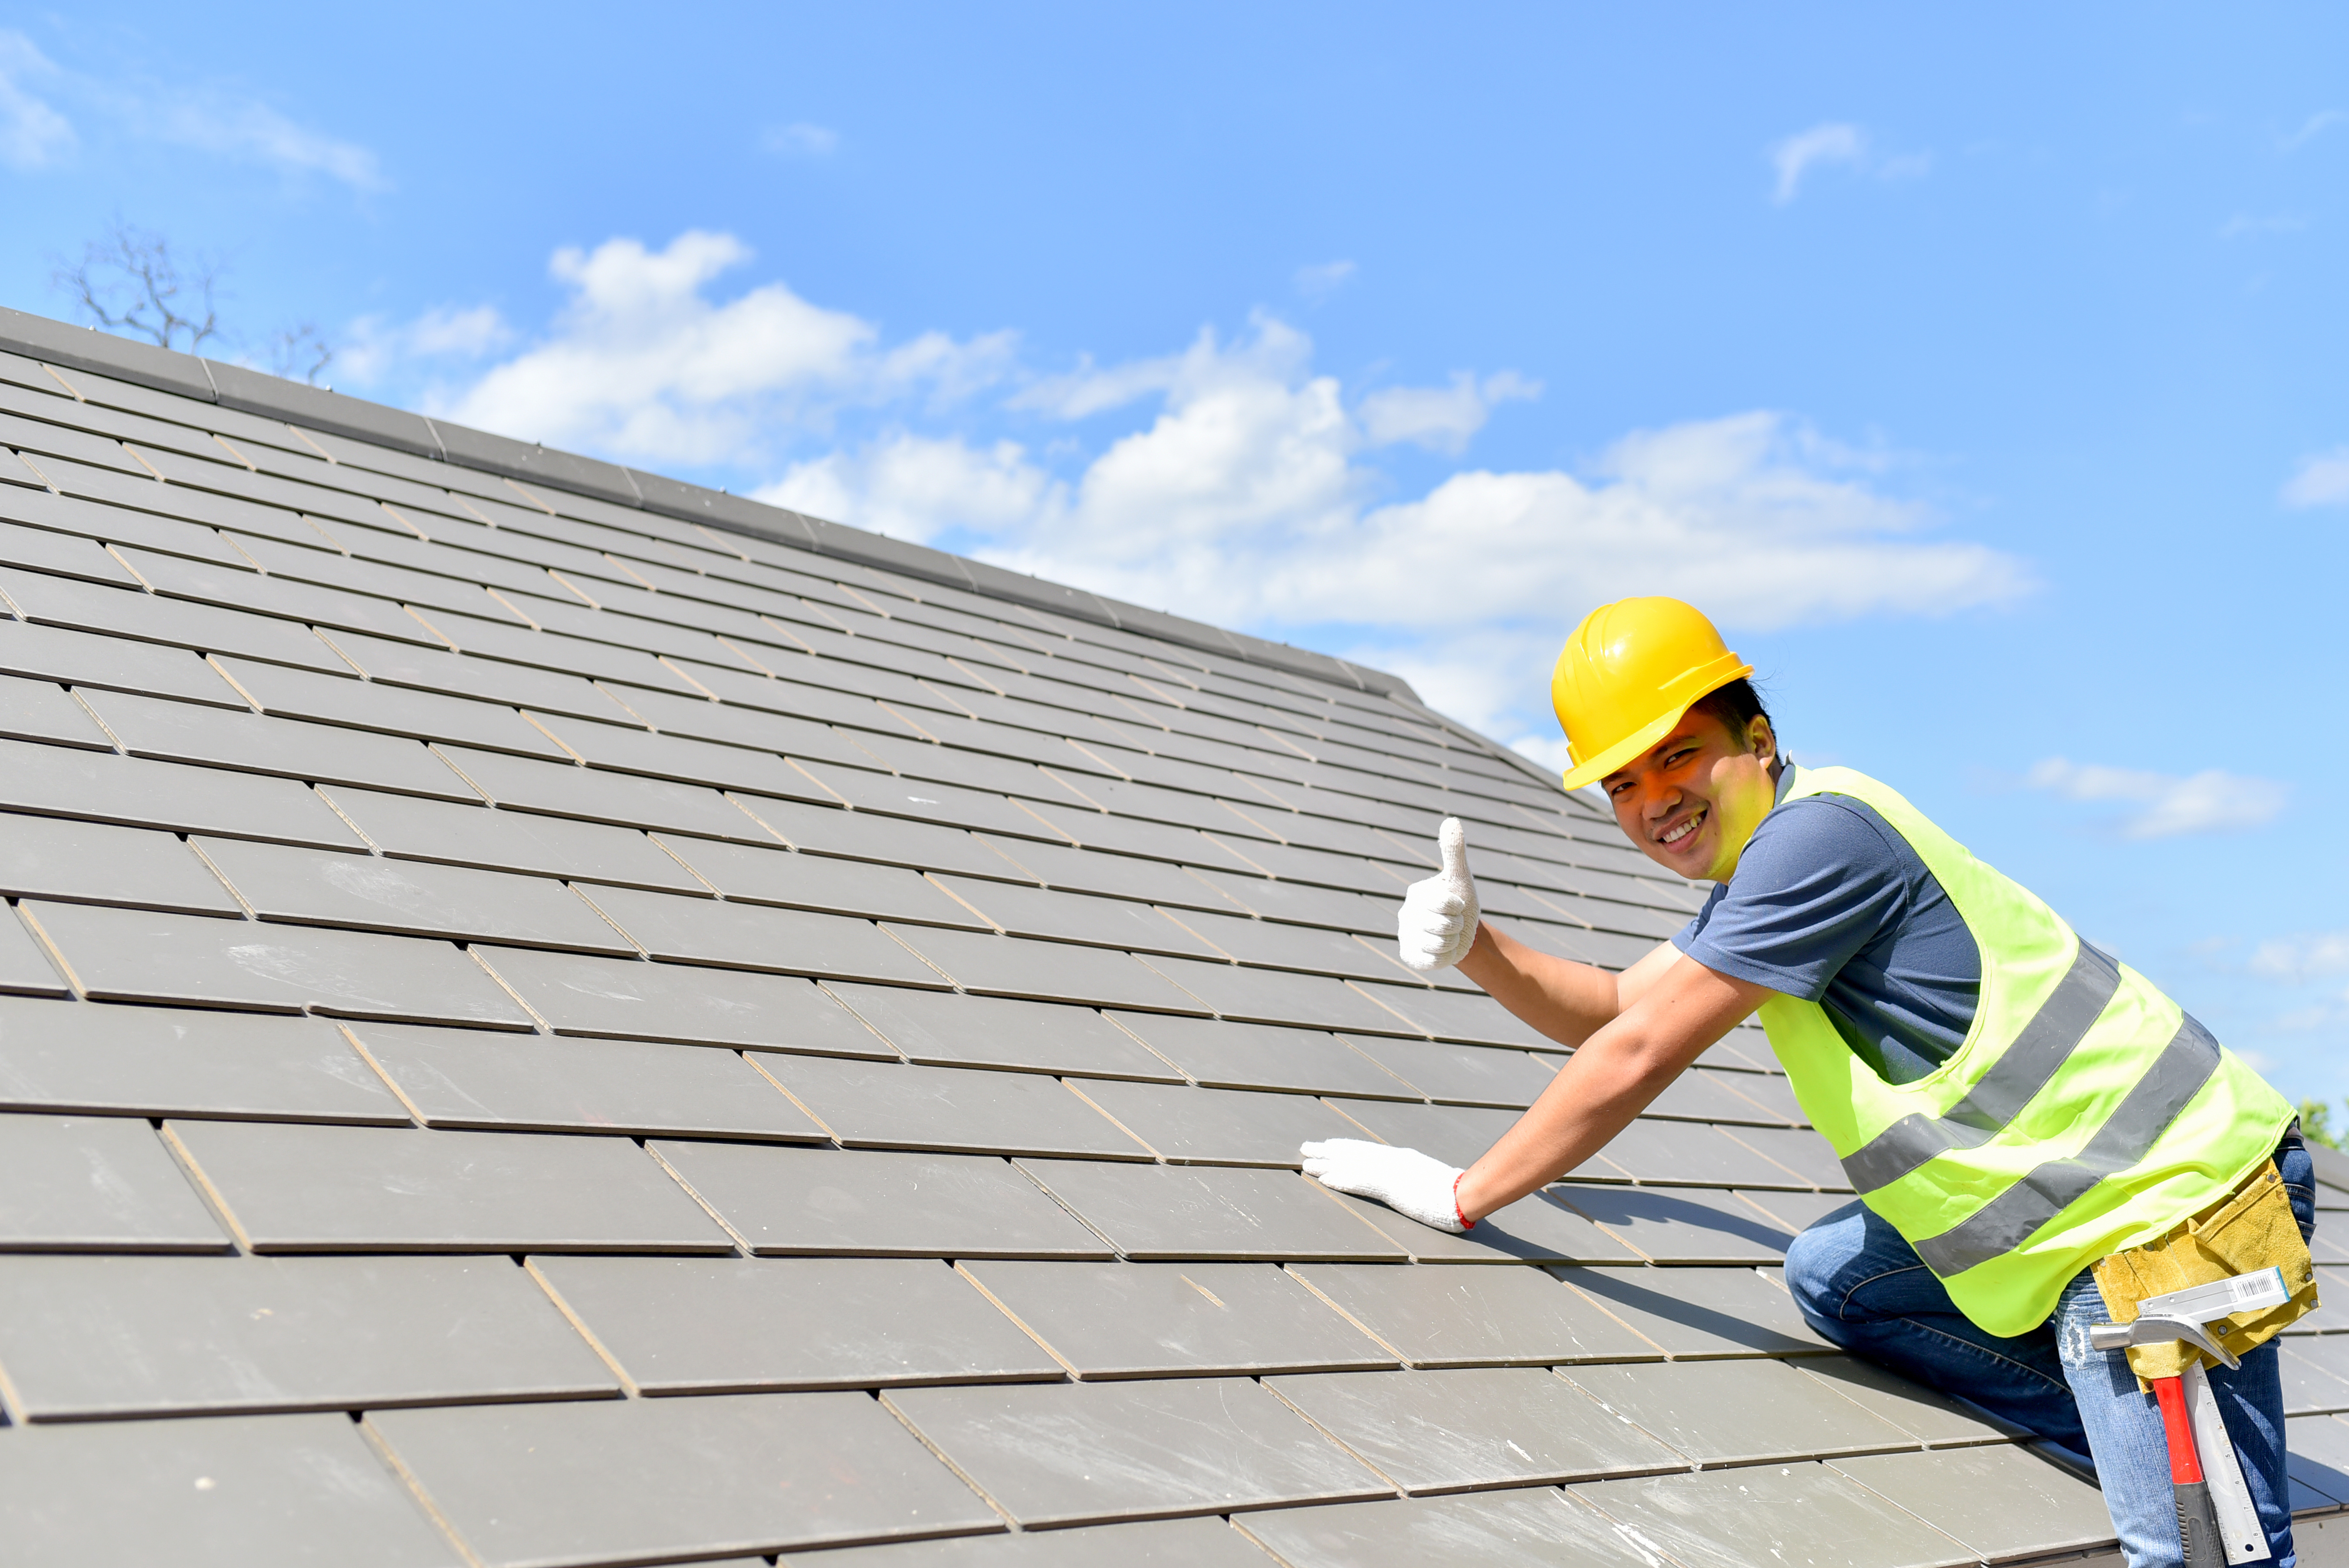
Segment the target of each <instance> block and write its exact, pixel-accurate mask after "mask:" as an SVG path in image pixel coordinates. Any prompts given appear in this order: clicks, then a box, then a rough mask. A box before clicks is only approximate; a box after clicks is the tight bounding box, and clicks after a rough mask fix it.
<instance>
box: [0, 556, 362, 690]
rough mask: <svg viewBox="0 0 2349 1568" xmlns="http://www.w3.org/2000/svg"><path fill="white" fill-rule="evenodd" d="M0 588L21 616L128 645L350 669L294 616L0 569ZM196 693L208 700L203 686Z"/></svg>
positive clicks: (343, 671) (134, 587)
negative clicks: (103, 635) (290, 618)
mask: <svg viewBox="0 0 2349 1568" xmlns="http://www.w3.org/2000/svg"><path fill="white" fill-rule="evenodd" d="M165 558H166V559H168V558H169V557H165ZM0 592H5V594H6V596H7V598H8V602H9V603H10V604H12V605H14V606H15V607H16V610H17V612H18V613H19V614H21V615H23V616H24V617H25V618H26V619H27V620H31V621H36V622H38V623H40V624H41V625H44V626H52V627H65V628H69V629H72V630H77V631H85V632H103V633H106V634H109V635H110V636H112V637H114V638H116V639H133V640H132V642H131V643H130V645H129V646H130V647H132V648H136V647H138V646H139V645H140V644H147V643H155V644H161V645H163V646H165V647H169V648H177V649H192V650H194V651H196V652H199V653H228V654H236V655H239V656H241V657H243V658H247V659H264V660H269V661H273V662H275V663H280V664H292V665H296V666H299V667H301V668H303V669H306V670H329V671H332V672H333V673H335V674H336V675H347V674H349V673H350V670H349V667H348V666H347V665H346V664H345V663H344V662H343V660H342V659H340V658H338V657H336V653H335V650H334V649H331V648H328V647H327V646H326V644H325V643H324V642H321V641H320V640H318V639H317V637H316V634H314V633H313V632H312V631H311V630H310V628H307V627H305V626H303V625H301V624H300V623H299V622H296V621H288V620H276V619H273V618H269V617H267V616H260V615H249V614H246V613H244V612H243V610H241V609H221V608H215V607H212V606H211V605H201V604H189V603H187V602H185V601H183V600H180V599H173V598H166V597H161V596H160V595H156V594H150V593H143V592H140V591H139V588H138V587H137V585H136V584H133V585H131V587H130V588H129V591H125V590H124V589H122V588H119V587H117V588H105V587H92V586H91V585H89V584H88V583H79V582H68V581H67V580H66V579H64V578H62V577H49V576H33V575H30V574H27V573H16V572H0ZM200 700H203V701H212V700H215V699H214V695H213V694H212V691H211V689H210V687H209V686H207V687H205V690H204V693H203V695H202V698H200Z"/></svg>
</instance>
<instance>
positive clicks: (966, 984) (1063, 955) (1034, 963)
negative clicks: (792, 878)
mask: <svg viewBox="0 0 2349 1568" xmlns="http://www.w3.org/2000/svg"><path fill="white" fill-rule="evenodd" d="M885 929H889V930H890V931H891V933H892V934H893V935H895V937H896V938H897V940H900V941H902V942H904V943H905V945H906V946H907V947H910V948H912V949H913V950H915V951H916V952H917V953H919V954H921V955H922V957H923V958H925V959H926V960H928V961H930V963H931V964H932V965H934V966H935V967H936V969H937V970H938V971H940V972H941V973H944V974H946V975H947V976H948V977H950V978H951V979H952V980H953V981H954V983H955V984H957V985H958V986H960V987H961V988H962V989H963V990H965V991H967V992H977V993H979V994H981V995H990V996H1012V997H1027V998H1030V999H1033V1000H1037V1001H1044V1002H1085V1003H1087V1004H1089V1005H1092V1006H1098V1007H1129V1008H1138V1009H1142V1010H1143V1011H1148V1012H1205V1011H1206V1009H1205V1008H1202V1007H1201V1006H1200V1005H1199V1004H1198V1002H1195V1001H1194V1000H1193V999H1192V997H1191V996H1190V995H1188V994H1186V993H1185V992H1184V991H1182V990H1180V989H1178V988H1177V987H1175V986H1174V985H1172V984H1170V983H1168V982H1167V981H1165V980H1164V978H1162V977H1161V976H1159V975H1157V974H1154V973H1152V972H1151V971H1150V970H1148V969H1146V968H1144V967H1143V964H1142V963H1141V962H1140V961H1139V960H1138V959H1137V958H1135V957H1133V956H1132V955H1129V954H1126V953H1122V952H1113V951H1109V950H1102V949H1099V948H1080V947H1073V946H1071V945H1070V944H1068V943H1065V942H1043V941H1031V940H1026V939H1023V938H1020V937H1003V936H994V935H980V934H978V933H977V932H972V931H947V930H939V929H935V928H931V927H895V928H885ZM1169 962H1179V960H1170V961H1169Z"/></svg>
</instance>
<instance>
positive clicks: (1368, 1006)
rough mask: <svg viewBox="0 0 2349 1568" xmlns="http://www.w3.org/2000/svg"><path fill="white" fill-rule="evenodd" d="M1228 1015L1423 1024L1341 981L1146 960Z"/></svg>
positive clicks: (1362, 1024)
mask: <svg viewBox="0 0 2349 1568" xmlns="http://www.w3.org/2000/svg"><path fill="white" fill-rule="evenodd" d="M1143 962H1145V963H1147V964H1148V965H1149V966H1150V967H1151V968H1152V969H1154V970H1155V971H1158V973H1160V974H1162V975H1164V976H1165V977H1166V979H1167V980H1169V981H1173V982H1174V984H1176V985H1179V986H1181V987H1182V988H1183V989H1184V990H1185V991H1186V992H1190V993H1191V994H1192V995H1193V996H1195V997H1197V998H1198V999H1199V1001H1200V1002H1203V1003H1205V1004H1206V1009H1207V1010H1211V1011H1213V1012H1216V1013H1218V1014H1220V1015H1221V1016H1223V1017H1225V1018H1229V1019H1235V1020H1237V1021H1238V1022H1240V1023H1285V1024H1290V1025H1293V1026H1296V1027H1299V1028H1304V1029H1344V1030H1348V1031H1350V1032H1359V1033H1371V1034H1415V1033H1419V1031H1418V1029H1417V1028H1416V1027H1415V1026H1413V1024H1412V1023H1409V1022H1408V1021H1406V1020H1405V1019H1403V1018H1402V1017H1401V1016H1399V1015H1398V1014H1396V1013H1395V1012H1393V1011H1392V1009H1389V1008H1384V1007H1381V1006H1380V1005H1379V1004H1378V1003H1377V1002H1373V1001H1371V999H1370V998H1369V997H1368V996H1365V995H1364V994H1363V993H1362V992H1359V991H1356V990H1354V989H1353V988H1352V987H1350V986H1349V985H1348V984H1347V983H1346V982H1345V981H1341V980H1333V979H1330V977H1328V976H1326V975H1309V974H1289V973H1286V972H1284V971H1278V970H1264V969H1248V968H1245V967H1242V966H1240V965H1237V964H1220V963H1207V962H1203V961H1199V960H1195V959H1179V958H1156V957H1154V958H1150V959H1145V960H1143Z"/></svg>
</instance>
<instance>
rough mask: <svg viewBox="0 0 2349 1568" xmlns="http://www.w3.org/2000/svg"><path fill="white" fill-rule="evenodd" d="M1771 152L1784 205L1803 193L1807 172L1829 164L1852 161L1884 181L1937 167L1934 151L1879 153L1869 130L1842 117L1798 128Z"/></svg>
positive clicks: (1774, 195)
mask: <svg viewBox="0 0 2349 1568" xmlns="http://www.w3.org/2000/svg"><path fill="white" fill-rule="evenodd" d="M1767 155H1768V157H1769V160H1770V166H1771V168H1772V169H1773V170H1775V171H1776V172H1777V176H1778V180H1777V184H1776V186H1775V189H1774V190H1773V191H1772V192H1771V198H1770V199H1771V200H1772V201H1774V202H1777V203H1778V204H1779V205H1780V206H1782V207H1783V206H1785V204H1786V203H1787V202H1791V201H1793V200H1794V199H1795V197H1796V196H1797V195H1799V194H1801V193H1802V187H1803V180H1804V178H1805V176H1806V175H1807V174H1809V173H1810V171H1812V170H1813V169H1816V168H1824V167H1826V166H1827V165H1829V164H1845V165H1848V166H1849V167H1851V168H1852V169H1855V170H1857V171H1861V172H1863V173H1866V174H1869V175H1872V176H1874V177H1875V178H1876V179H1878V180H1882V181H1895V180H1920V179H1922V178H1924V177H1925V176H1926V175H1927V174H1930V173H1931V172H1932V169H1933V155H1932V154H1931V153H1930V152H1889V153H1878V152H1877V151H1875V148H1874V145H1873V143H1872V142H1871V141H1870V140H1869V138H1868V132H1867V131H1866V130H1862V129H1861V128H1860V127H1858V126H1857V125H1849V124H1846V123H1844V122H1842V121H1840V120H1831V121H1829V122H1827V123H1826V124H1823V125H1815V126H1813V127H1811V128H1810V129H1809V130H1802V131H1797V132H1795V134H1794V135H1792V136H1789V137H1787V138H1786V139H1785V140H1783V141H1779V142H1775V143H1773V144H1772V145H1771V146H1770V147H1769V148H1768V149H1767Z"/></svg>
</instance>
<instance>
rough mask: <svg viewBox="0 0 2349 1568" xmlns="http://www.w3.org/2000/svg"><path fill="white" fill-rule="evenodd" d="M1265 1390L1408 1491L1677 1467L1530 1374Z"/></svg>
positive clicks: (1333, 1377) (1486, 1372) (1672, 1456)
mask: <svg viewBox="0 0 2349 1568" xmlns="http://www.w3.org/2000/svg"><path fill="white" fill-rule="evenodd" d="M1623 1370H1624V1371H1626V1372H1627V1373H1628V1372H1639V1371H1646V1370H1650V1369H1648V1368H1624V1369H1623ZM1265 1386H1267V1387H1268V1388H1270V1389H1271V1390H1272V1391H1273V1392H1274V1393H1276V1394H1278V1395H1279V1396H1280V1397H1282V1398H1283V1399H1286V1400H1288V1402H1289V1403H1290V1404H1292V1405H1294V1406H1296V1407H1298V1408H1299V1410H1302V1411H1304V1412H1305V1414H1306V1416H1307V1417H1309V1418H1310V1419H1311V1420H1312V1421H1313V1423H1314V1424H1315V1425H1316V1426H1318V1427H1319V1428H1321V1429H1322V1430H1323V1431H1325V1432H1328V1433H1329V1434H1330V1436H1331V1437H1334V1438H1337V1439H1338V1440H1339V1441H1340V1442H1341V1443H1343V1444H1345V1445H1346V1447H1347V1448H1349V1449H1351V1450H1353V1452H1354V1453H1355V1454H1356V1455H1358V1456H1360V1457H1361V1459H1364V1460H1367V1461H1368V1462H1369V1463H1370V1464H1371V1465H1372V1466H1373V1467H1375V1468H1376V1469H1378V1471H1379V1472H1380V1473H1381V1475H1384V1476H1387V1477H1389V1478H1391V1479H1392V1480H1394V1481H1395V1482H1396V1483H1397V1484H1398V1485H1399V1486H1401V1487H1402V1489H1403V1490H1405V1491H1407V1492H1411V1493H1414V1494H1416V1493H1425V1492H1442V1491H1464V1490H1469V1489H1471V1488H1481V1487H1494V1486H1526V1485H1533V1484H1537V1483H1540V1482H1545V1481H1564V1480H1595V1479H1597V1478H1599V1477H1601V1476H1619V1475H1641V1474H1649V1473H1652V1472H1654V1471H1658V1470H1676V1469H1686V1468H1687V1463H1686V1461H1685V1460H1683V1459H1682V1458H1681V1457H1680V1456H1679V1455H1678V1454H1676V1453H1674V1452H1673V1451H1672V1450H1671V1449H1668V1448H1666V1447H1665V1446H1664V1445H1663V1444H1661V1443H1660V1442H1658V1441H1656V1440H1655V1439H1654V1438H1651V1437H1650V1436H1648V1435H1647V1434H1646V1433H1645V1432H1642V1431H1640V1429H1638V1428H1635V1427H1630V1426H1626V1425H1625V1424H1624V1423H1623V1422H1621V1421H1620V1420H1618V1419H1617V1418H1616V1417H1614V1416H1612V1415H1610V1414H1609V1412H1608V1411H1606V1410H1605V1409H1603V1408H1601V1407H1599V1406H1598V1405H1597V1404H1595V1403H1593V1402H1592V1401H1591V1400H1590V1399H1588V1398H1587V1397H1585V1396H1584V1395H1583V1393H1582V1392H1581V1390H1579V1389H1578V1388H1576V1387H1574V1386H1572V1385H1571V1384H1568V1383H1567V1382H1565V1381H1563V1380H1562V1379H1560V1378H1558V1377H1557V1376H1552V1375H1551V1374H1550V1373H1549V1372H1547V1371H1545V1370H1543V1369H1542V1368H1539V1367H1532V1366H1480V1367H1465V1368H1460V1369H1457V1370H1453V1371H1444V1372H1381V1373H1372V1374H1368V1375H1363V1374H1356V1375H1352V1376H1344V1375H1337V1374H1325V1375H1320V1376H1307V1377H1277V1378H1273V1379H1271V1380H1270V1381H1268V1383H1267V1384H1266V1385H1265Z"/></svg>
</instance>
